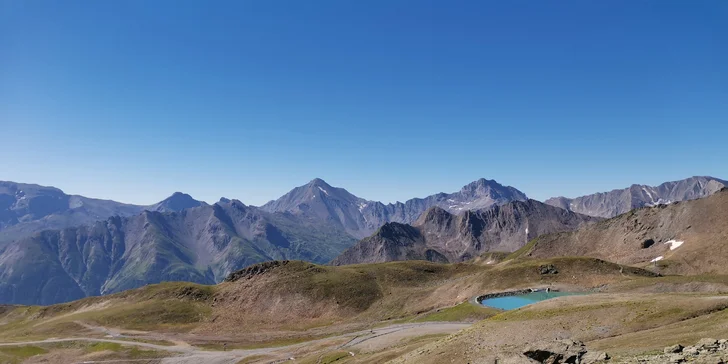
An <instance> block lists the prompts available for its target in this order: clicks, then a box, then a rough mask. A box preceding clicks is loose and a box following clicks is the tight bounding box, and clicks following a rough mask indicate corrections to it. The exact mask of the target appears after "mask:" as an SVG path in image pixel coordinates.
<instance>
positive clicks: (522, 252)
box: [505, 238, 538, 260]
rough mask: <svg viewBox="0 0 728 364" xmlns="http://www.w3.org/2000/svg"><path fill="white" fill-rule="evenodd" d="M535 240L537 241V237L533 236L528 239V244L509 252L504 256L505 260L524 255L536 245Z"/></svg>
mask: <svg viewBox="0 0 728 364" xmlns="http://www.w3.org/2000/svg"><path fill="white" fill-rule="evenodd" d="M537 242H538V238H535V239H533V240H531V241H529V242H528V244H526V245H524V246H522V247H521V248H520V249H518V250H516V251H514V252H513V253H511V254H509V255H508V256H507V257H506V258H505V260H514V259H517V258H520V257H521V256H523V255H525V254H526V253H528V252H530V251H531V250H532V249H533V247H535V246H536V243H537Z"/></svg>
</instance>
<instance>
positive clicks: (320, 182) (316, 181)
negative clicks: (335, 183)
mask: <svg viewBox="0 0 728 364" xmlns="http://www.w3.org/2000/svg"><path fill="white" fill-rule="evenodd" d="M307 185H309V186H321V187H331V185H330V184H328V183H326V181H324V180H323V179H321V178H318V177H316V178H314V179H312V180H311V181H310V182H308V184H307Z"/></svg>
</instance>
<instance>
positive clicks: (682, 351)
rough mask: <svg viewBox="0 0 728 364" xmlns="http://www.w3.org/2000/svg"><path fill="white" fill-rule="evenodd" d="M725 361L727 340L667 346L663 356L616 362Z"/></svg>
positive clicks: (716, 363)
mask: <svg viewBox="0 0 728 364" xmlns="http://www.w3.org/2000/svg"><path fill="white" fill-rule="evenodd" d="M726 361H728V340H726V339H722V340H716V339H701V340H700V341H698V342H697V343H696V344H695V345H692V346H687V347H684V346H682V345H680V344H676V345H672V346H668V347H666V348H665V349H664V350H663V354H658V355H642V356H637V357H634V358H629V359H623V360H620V361H616V362H617V363H624V364H627V363H644V364H668V363H669V364H672V363H675V364H677V363H696V364H721V363H725V362H726Z"/></svg>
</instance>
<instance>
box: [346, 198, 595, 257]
mask: <svg viewBox="0 0 728 364" xmlns="http://www.w3.org/2000/svg"><path fill="white" fill-rule="evenodd" d="M595 221H598V218H594V217H589V216H585V215H580V214H577V213H573V212H569V211H566V210H564V209H560V208H557V207H553V206H549V205H546V204H543V203H541V202H538V201H535V200H527V201H515V202H510V203H507V204H505V205H502V206H493V207H491V208H489V209H486V210H479V211H466V212H464V213H463V214H462V215H453V214H451V213H449V212H447V211H445V210H443V209H441V208H439V207H433V208H430V209H429V210H428V211H427V212H426V213H425V214H423V215H422V216H421V217H420V219H418V220H417V221H416V222H415V223H414V224H412V225H407V224H400V223H396V222H392V223H387V224H385V225H384V226H382V227H381V228H380V229H379V230H378V231H377V232H376V233H375V234H374V235H372V236H370V237H367V238H364V239H363V240H361V241H359V242H358V243H357V244H356V245H354V246H352V247H351V248H349V249H347V250H346V251H345V252H344V253H342V254H341V255H340V256H339V257H337V258H336V259H334V260H333V261H332V264H334V265H344V264H357V263H375V262H386V261H393V260H413V259H416V260H429V261H434V262H459V261H464V260H467V259H470V258H473V257H476V256H478V255H480V254H481V253H483V252H490V251H502V252H510V251H515V250H517V249H519V248H521V247H522V246H524V245H525V244H526V242H527V241H528V240H529V239H532V238H533V237H536V236H539V235H541V234H546V233H552V232H557V231H567V230H574V229H576V228H578V227H580V226H583V225H585V224H589V223H592V222H595Z"/></svg>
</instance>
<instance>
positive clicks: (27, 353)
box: [0, 345, 48, 363]
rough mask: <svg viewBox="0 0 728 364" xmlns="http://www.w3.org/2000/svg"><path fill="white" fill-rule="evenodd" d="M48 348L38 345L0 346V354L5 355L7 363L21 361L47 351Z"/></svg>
mask: <svg viewBox="0 0 728 364" xmlns="http://www.w3.org/2000/svg"><path fill="white" fill-rule="evenodd" d="M47 352H48V350H46V349H43V348H41V347H38V346H33V345H26V346H8V347H2V348H0V354H2V355H3V356H5V357H7V362H9V363H20V362H21V361H23V360H25V359H27V358H30V357H32V356H35V355H41V354H45V353H47Z"/></svg>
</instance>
